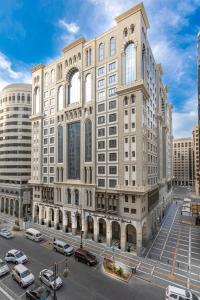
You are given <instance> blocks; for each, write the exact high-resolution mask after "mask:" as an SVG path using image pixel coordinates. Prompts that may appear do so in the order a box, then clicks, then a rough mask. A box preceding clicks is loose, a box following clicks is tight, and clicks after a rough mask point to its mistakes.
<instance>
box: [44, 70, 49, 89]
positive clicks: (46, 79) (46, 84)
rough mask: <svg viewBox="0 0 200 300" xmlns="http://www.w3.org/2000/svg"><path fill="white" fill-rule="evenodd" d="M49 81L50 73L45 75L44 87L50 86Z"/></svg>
mask: <svg viewBox="0 0 200 300" xmlns="http://www.w3.org/2000/svg"><path fill="white" fill-rule="evenodd" d="M48 80H49V76H48V73H45V75H44V85H45V87H47V86H48Z"/></svg>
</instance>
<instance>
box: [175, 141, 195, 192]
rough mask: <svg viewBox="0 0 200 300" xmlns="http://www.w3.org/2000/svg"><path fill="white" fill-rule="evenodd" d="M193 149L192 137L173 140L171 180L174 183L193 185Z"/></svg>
mask: <svg viewBox="0 0 200 300" xmlns="http://www.w3.org/2000/svg"><path fill="white" fill-rule="evenodd" d="M193 150H194V149H193V140H192V138H180V139H174V140H173V180H174V184H175V185H184V186H193V184H194V153H193Z"/></svg>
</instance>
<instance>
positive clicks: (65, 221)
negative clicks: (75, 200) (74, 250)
mask: <svg viewBox="0 0 200 300" xmlns="http://www.w3.org/2000/svg"><path fill="white" fill-rule="evenodd" d="M67 225H68V219H67V211H66V210H63V231H64V232H66V231H67Z"/></svg>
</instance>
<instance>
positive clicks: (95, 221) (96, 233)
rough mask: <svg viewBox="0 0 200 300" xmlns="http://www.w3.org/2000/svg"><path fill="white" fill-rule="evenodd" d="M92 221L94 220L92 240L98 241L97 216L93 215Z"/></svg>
mask: <svg viewBox="0 0 200 300" xmlns="http://www.w3.org/2000/svg"><path fill="white" fill-rule="evenodd" d="M93 222H94V241H95V242H98V241H99V226H98V219H97V217H93Z"/></svg>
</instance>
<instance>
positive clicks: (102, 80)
mask: <svg viewBox="0 0 200 300" xmlns="http://www.w3.org/2000/svg"><path fill="white" fill-rule="evenodd" d="M104 85H105V79H100V80H98V83H97V86H98V88H100V87H102V86H104Z"/></svg>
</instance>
